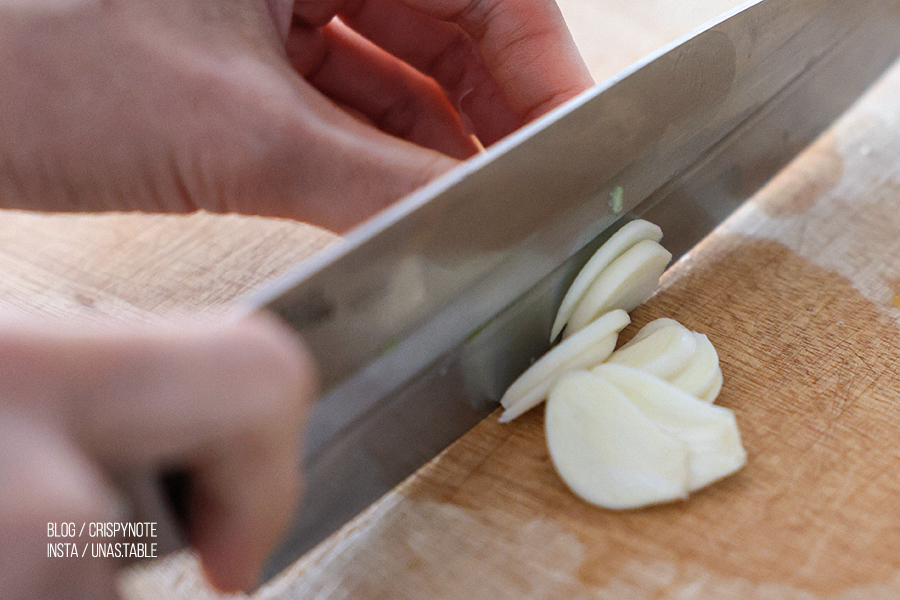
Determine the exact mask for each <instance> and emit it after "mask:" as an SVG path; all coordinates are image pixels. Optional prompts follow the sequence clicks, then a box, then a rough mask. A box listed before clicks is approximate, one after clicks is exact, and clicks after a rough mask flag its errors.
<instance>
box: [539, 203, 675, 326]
mask: <svg viewBox="0 0 900 600" xmlns="http://www.w3.org/2000/svg"><path fill="white" fill-rule="evenodd" d="M661 239H662V229H660V228H659V226H657V225H654V224H653V223H650V222H648V221H644V220H641V219H638V220H636V221H631V222H630V223H626V224H625V225H623V226H622V227H621V228H620V229H619V230H618V231H616V232H615V233H614V234H613V235H612V236H611V237H610V238H609V239H608V240H606V242H604V243H603V245H602V246H600V248H599V249H598V250H597V252H595V253H594V255H593V256H592V257H591V258H590V260H588V261H587V263H586V264H585V265H584V267H582V269H581V271H579V272H578V275H577V276H576V277H575V281H573V282H572V285H571V286H569V290H568V291H567V292H566V295H565V296H564V297H563V300H562V303H561V304H560V306H559V311H557V313H556V320H555V321H554V322H553V328H552V329H551V332H550V341H551V342H552V341H553V340H555V339H556V337H557V336H558V335H559V334H560V332H561V331H562V330H563V327H565V326H566V323H568V321H569V319H570V318H571V316H572V311H574V310H575V305H576V304H578V301H579V300H581V298H582V296H584V293H585V292H586V291H587V289H588V287H589V286H590V285H591V283H593V282H594V280H595V279H596V278H597V276H598V275H599V274H600V273H601V272H602V271H603V270H604V269H605V268H606V267H608V266H609V264H610V263H611V262H612V261H613V260H615V259H616V258H618V257H619V256H620V255H621V254H622V253H623V252H625V251H626V250H628V249H629V248H631V247H632V246H634V245H635V244H637V243H638V242H641V241H644V240H653V241H654V242H659V240H661Z"/></svg>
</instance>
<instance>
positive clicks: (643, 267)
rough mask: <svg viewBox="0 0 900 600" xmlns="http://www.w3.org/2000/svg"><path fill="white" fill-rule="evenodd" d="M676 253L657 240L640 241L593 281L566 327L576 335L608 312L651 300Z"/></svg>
mask: <svg viewBox="0 0 900 600" xmlns="http://www.w3.org/2000/svg"><path fill="white" fill-rule="evenodd" d="M671 259H672V255H671V254H670V253H669V252H668V251H667V250H666V249H665V248H663V247H662V246H660V245H659V244H658V243H656V242H654V241H653V240H644V241H641V242H638V243H637V244H635V245H634V246H632V247H631V248H629V249H628V250H626V251H625V252H624V253H623V254H621V255H620V256H619V257H618V258H616V259H615V260H614V261H612V263H610V265H609V266H608V267H606V269H604V270H603V272H602V273H600V275H599V276H598V277H597V278H596V279H595V280H594V281H593V283H591V285H590V287H589V288H588V289H587V291H586V292H585V293H584V295H583V296H582V298H581V300H579V301H578V303H577V304H576V306H575V308H574V310H573V311H572V317H571V318H570V319H569V323H568V324H567V325H566V328H565V333H564V335H565V336H569V335H572V334H573V333H575V332H577V331H578V330H580V329H582V328H583V327H585V326H587V325H588V324H589V323H590V322H591V321H593V320H594V319H595V318H597V316H598V315H601V314H603V313H605V312H608V311H610V310H614V309H622V310H624V311H625V312H631V311H632V310H634V309H635V308H637V307H638V306H640V305H641V304H643V303H644V302H646V301H647V299H648V298H650V296H652V295H653V292H655V291H656V288H657V286H658V285H659V278H660V276H661V275H662V273H663V271H664V270H665V268H666V265H668V264H669V261H670V260H671Z"/></svg>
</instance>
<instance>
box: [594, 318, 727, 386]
mask: <svg viewBox="0 0 900 600" xmlns="http://www.w3.org/2000/svg"><path fill="white" fill-rule="evenodd" d="M657 321H665V323H663V324H662V326H654V323H656V322H657ZM657 321H653V322H652V323H649V324H648V325H646V326H644V327H643V328H642V329H641V331H640V332H638V335H637V336H635V337H634V338H632V339H631V340H630V341H629V342H628V343H627V344H625V345H624V346H622V347H621V348H619V349H618V350H616V351H615V352H613V353H612V354H611V355H610V357H609V358H608V359H606V362H607V363H612V364H617V365H626V366H629V367H636V368H638V369H640V370H642V371H645V372H647V373H650V374H651V375H656V376H657V377H661V378H663V379H665V380H670V379H671V378H673V377H675V376H676V375H679V374H680V373H682V372H683V371H684V370H685V369H686V368H687V367H689V366H691V365H692V364H693V363H694V361H695V358H694V355H695V353H696V351H697V341H698V338H697V337H696V336H695V335H694V332H692V331H691V330H690V329H688V328H687V327H685V326H684V325H682V324H680V323H678V322H677V321H673V320H672V319H657ZM647 327H650V328H651V332H650V333H649V334H646V335H640V333H643V331H644V329H646V328H647ZM703 374H705V372H702V373H700V375H703ZM700 375H698V376H700ZM710 375H712V373H710ZM710 381H711V379H710ZM710 381H706V382H704V387H703V388H701V391H702V390H703V389H705V388H706V386H707V385H709V383H710Z"/></svg>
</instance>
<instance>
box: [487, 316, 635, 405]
mask: <svg viewBox="0 0 900 600" xmlns="http://www.w3.org/2000/svg"><path fill="white" fill-rule="evenodd" d="M630 322H631V319H630V318H629V317H628V314H627V313H626V312H625V311H623V310H614V311H611V312H609V313H607V314H605V315H603V316H602V317H600V318H599V319H597V320H596V321H594V322H593V323H591V324H590V326H588V327H585V328H584V329H582V330H581V331H579V332H578V333H577V334H575V335H573V336H571V337H569V338H567V339H565V340H563V341H562V342H560V343H559V344H557V345H556V346H555V347H554V348H552V349H551V350H550V351H549V352H547V353H546V354H544V355H543V356H542V357H541V358H539V359H538V360H537V361H536V362H535V363H534V364H533V365H531V367H529V368H528V369H527V370H526V371H525V372H524V373H522V374H521V375H520V376H519V377H518V379H516V380H515V381H514V382H513V383H512V385H510V386H509V388H508V389H507V390H506V393H504V394H503V397H502V398H501V399H500V404H501V405H502V406H503V407H504V408H505V409H506V411H505V412H504V413H503V414H502V415H501V416H500V420H501V421H502V422H507V421H511V420H513V419H514V418H516V417H518V416H519V415H521V414H523V413H525V412H526V411H528V410H530V409H532V408H534V407H535V406H537V405H538V404H540V403H541V402H542V401H543V400H544V399H545V398H546V397H547V394H548V393H549V391H550V388H552V387H553V385H554V384H555V383H556V381H557V380H558V379H559V377H560V375H562V374H563V373H565V372H567V371H574V370H576V369H587V368H590V367H593V366H594V365H597V364H599V363H601V362H603V361H604V360H606V359H607V358H608V357H609V355H610V354H611V353H612V351H613V350H614V349H615V347H616V340H617V339H618V336H619V332H620V331H622V329H624V328H625V326H626V325H628V323H630Z"/></svg>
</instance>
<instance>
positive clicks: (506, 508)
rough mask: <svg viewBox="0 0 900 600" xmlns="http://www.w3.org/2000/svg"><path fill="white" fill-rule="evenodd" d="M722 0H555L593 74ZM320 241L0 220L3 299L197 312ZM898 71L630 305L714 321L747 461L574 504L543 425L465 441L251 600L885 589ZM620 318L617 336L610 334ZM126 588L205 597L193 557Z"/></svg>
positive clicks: (275, 226)
mask: <svg viewBox="0 0 900 600" xmlns="http://www.w3.org/2000/svg"><path fill="white" fill-rule="evenodd" d="M735 4H736V3H735V2H733V1H730V0H718V1H716V0H705V1H699V0H698V1H682V2H678V1H676V0H632V1H630V2H622V1H617V2H613V1H611V0H562V1H561V6H562V8H563V11H564V14H565V15H566V17H567V20H568V21H569V23H570V25H571V27H572V29H573V33H574V35H575V37H576V41H577V43H578V44H579V47H580V48H581V49H582V52H583V54H584V56H585V57H586V59H587V61H588V63H589V66H590V67H591V70H592V72H593V74H594V76H595V78H596V79H598V80H599V79H603V78H605V77H607V76H610V75H612V74H614V73H615V72H616V71H617V70H619V69H620V68H622V67H624V66H627V65H628V64H629V63H631V62H633V61H634V60H637V59H639V58H640V57H642V56H643V55H645V54H647V53H649V52H651V51H653V50H654V49H655V48H657V47H659V46H660V45H662V44H664V43H666V42H669V41H671V40H672V39H674V38H675V37H677V36H679V35H681V34H682V33H685V32H686V31H688V30H689V29H691V28H693V27H695V26H697V25H699V24H701V23H703V22H704V21H706V20H708V19H709V18H711V17H713V16H715V15H716V14H718V13H720V12H723V11H725V10H727V9H730V8H732V7H733V6H734V5H735ZM331 239H332V237H331V236H330V235H328V234H326V233H324V232H321V231H319V230H315V229H312V228H309V227H306V226H304V225H300V224H295V223H289V222H285V221H277V220H266V219H249V218H239V217H231V216H228V217H217V216H211V215H205V214H200V215H193V216H189V217H151V216H139V215H105V216H95V217H72V216H38V215H30V214H25V213H15V212H8V213H0V275H2V278H0V281H2V283H0V307H3V308H14V309H17V310H24V311H27V312H29V313H32V314H41V315H53V316H64V317H67V318H70V317H78V318H86V319H92V320H109V319H113V320H116V319H134V318H140V319H158V318H165V317H166V315H168V314H171V313H173V312H175V313H179V312H185V311H200V312H206V313H216V312H218V311H222V310H224V307H226V306H227V303H228V302H229V301H231V300H232V299H234V298H235V297H236V296H238V295H240V294H241V293H243V292H244V291H246V290H247V289H249V288H250V287H252V286H254V285H256V284H258V283H260V282H262V281H265V280H268V279H270V278H272V277H274V276H276V275H277V274H278V273H280V272H282V271H283V270H284V269H285V268H287V266H288V265H290V264H292V263H293V262H294V261H296V260H299V259H301V258H303V257H304V256H308V255H309V254H311V253H313V252H315V251H316V250H317V249H319V248H321V247H322V246H323V245H324V244H327V243H328V242H329V241H330V240H331ZM898 293H900V71H898V70H897V69H895V70H894V71H892V72H891V73H890V74H889V75H888V76H887V77H886V78H885V79H884V80H883V81H881V82H880V83H879V84H878V85H877V86H876V88H875V89H873V90H872V91H871V92H870V93H869V94H868V95H867V96H866V97H865V98H864V99H863V100H862V101H861V102H860V103H859V104H858V105H857V106H856V107H854V109H853V110H852V111H851V112H850V113H848V114H847V115H846V116H845V117H844V118H842V120H841V121H840V122H839V123H838V124H837V125H836V126H835V128H833V129H832V130H831V131H829V132H828V133H827V134H825V135H824V136H823V138H822V139H821V140H819V141H818V142H817V143H816V144H815V145H814V146H813V147H811V148H810V149H809V150H807V151H806V152H805V153H804V154H803V155H802V156H801V157H800V158H798V160H797V161H795V163H794V164H793V165H791V166H790V167H789V168H788V169H786V170H785V171H784V172H783V173H782V174H781V175H779V176H778V177H777V178H776V179H775V180H774V181H772V182H771V183H770V184H769V185H768V186H767V187H766V188H765V189H764V190H762V191H761V192H760V193H759V194H757V195H756V196H755V197H754V198H753V199H752V200H751V201H750V202H748V203H747V204H746V205H745V206H744V207H742V208H741V209H740V210H739V211H738V212H737V213H736V214H735V215H734V216H733V217H732V218H730V219H729V220H728V221H727V222H726V223H724V224H723V225H722V226H721V227H719V228H718V229H717V230H716V231H715V232H714V233H713V234H712V235H711V236H709V237H708V238H707V239H706V240H704V241H703V242H702V243H701V244H700V245H699V246H698V247H697V248H695V249H694V250H693V251H692V252H691V253H690V254H689V255H688V256H686V257H685V258H684V259H683V260H681V261H680V262H679V263H677V264H676V265H675V266H674V267H673V268H672V269H671V270H670V271H669V272H668V273H667V274H666V275H665V277H664V280H663V286H662V289H661V290H660V292H659V293H658V294H657V295H656V296H655V297H654V298H653V299H652V300H651V301H650V302H648V303H647V304H646V305H645V306H643V307H641V308H640V309H638V310H637V311H635V313H634V314H633V315H632V317H633V319H634V321H635V324H634V326H632V328H631V330H630V331H633V330H634V328H635V327H636V326H640V325H642V324H643V323H646V322H647V321H649V320H652V319H654V318H657V317H660V316H668V317H674V318H676V319H678V320H680V321H682V322H683V323H684V324H685V325H688V326H689V327H691V328H694V329H697V330H698V331H701V332H703V333H706V334H708V335H709V337H710V339H711V340H712V341H713V343H714V344H715V345H716V347H717V348H718V350H719V353H720V356H721V361H722V369H723V372H724V375H725V385H724V387H723V391H722V394H721V396H720V400H719V402H720V403H721V404H722V405H724V406H728V407H729V408H732V409H733V410H734V411H735V412H736V415H737V419H738V423H739V425H740V427H741V431H742V435H743V439H744V443H745V446H746V448H747V450H748V453H749V462H748V465H747V467H746V468H745V469H744V470H743V471H741V472H740V473H739V474H738V475H736V476H734V477H732V478H729V479H727V480H725V481H723V482H720V483H718V484H716V485H713V486H711V487H710V488H708V489H706V490H703V491H701V492H699V493H697V494H695V495H694V496H692V498H691V499H689V500H688V501H687V502H681V503H676V504H671V505H667V506H661V507H655V508H650V509H645V510H639V511H631V512H625V513H620V512H611V511H603V510H598V509H595V508H592V507H590V506H587V505H585V504H584V503H582V502H580V501H579V500H578V499H576V498H575V497H574V496H572V495H571V494H570V493H569V492H567V491H566V489H565V488H564V487H563V485H562V484H561V483H560V481H559V479H558V478H557V477H556V475H555V473H554V472H553V468H552V465H551V464H550V462H549V457H548V455H547V451H546V447H545V444H544V437H543V435H544V434H543V429H542V425H543V415H542V413H541V411H540V410H537V411H532V412H531V413H529V414H527V415H526V416H524V417H522V418H521V419H520V420H517V421H515V422H514V423H512V424H509V425H501V424H499V423H498V422H497V421H496V416H494V417H490V418H488V419H487V420H486V421H485V422H483V423H482V424H481V425H479V426H478V427H476V428H475V429H474V430H472V431H471V432H470V433H469V434H467V435H466V436H464V437H463V438H462V439H461V440H459V441H458V442H457V443H456V444H455V445H453V446H452V447H451V448H449V449H448V450H447V451H445V452H444V453H443V454H442V455H441V456H439V457H438V458H437V459H435V460H434V461H432V462H431V463H430V464H429V465H427V466H426V467H424V468H423V469H421V470H420V471H419V472H418V473H416V474H415V475H414V476H413V477H411V478H410V479H409V480H407V481H406V482H405V483H404V484H402V485H401V486H400V487H398V488H397V489H396V490H395V491H393V492H392V493H390V494H389V495H388V496H386V497H385V498H383V499H382V500H381V501H379V502H378V503H376V504H375V505H373V506H372V507H371V508H370V509H369V510H368V511H367V512H366V513H364V514H363V515H362V516H361V517H360V518H358V519H357V520H355V521H353V522H351V523H350V524H349V525H348V526H347V527H345V528H344V529H343V530H341V531H340V532H338V533H337V534H335V535H334V536H332V537H331V538H330V539H329V540H326V541H325V542H324V543H323V544H321V545H320V546H319V547H317V548H316V549H314V550H313V551H312V552H310V553H309V554H308V555H307V556H305V557H304V558H303V559H301V560H300V561H299V562H298V563H296V564H295V565H294V566H293V567H291V568H290V569H288V571H286V572H285V573H284V574H283V575H282V576H280V577H279V578H277V579H276V580H274V581H273V582H271V583H270V584H269V585H268V586H266V587H265V588H263V589H262V590H260V591H259V592H258V593H257V594H256V595H255V597H258V598H267V599H268V598H278V599H287V598H304V599H311V598H316V599H320V598H321V599H324V598H329V599H344V598H354V599H356V598H364V599H369V598H371V599H382V598H383V599H392V600H393V599H398V600H399V599H425V598H458V599H472V598H489V599H502V598H510V599H513V598H516V599H518V598H529V599H544V598H547V599H549V598H566V599H579V598H609V599H635V600H644V599H651V598H653V599H657V598H665V599H671V600H675V599H679V600H681V599H688V598H715V599H722V600H730V599H734V600H738V599H740V600H754V599H764V598H765V599H782V598H784V599H787V598H790V599H798V600H799V599H802V600H814V599H826V598H827V599H834V600H856V599H860V600H862V599H865V600H871V599H882V598H883V599H888V598H890V599H895V598H898V597H900V502H898V500H897V498H898V497H900V373H898V362H900V360H898V357H900V327H898V319H900V309H898V308H897V307H896V306H894V305H893V304H892V299H893V298H894V296H895V295H896V294H898ZM630 331H626V335H627V334H629V332H630ZM122 590H123V593H124V594H125V596H126V597H128V598H133V599H138V598H141V599H144V598H185V599H187V598H192V599H196V598H201V599H202V598H216V597H217V596H216V595H215V594H214V593H213V592H211V591H209V590H208V589H206V587H205V586H204V585H203V583H202V580H201V579H200V576H199V573H198V571H197V568H196V564H195V562H194V560H193V559H192V557H191V556H190V555H188V554H179V555H175V556H172V557H169V558H167V559H165V560H162V561H159V562H158V563H155V564H152V565H150V566H147V567H143V568H140V569H137V570H133V571H129V572H127V573H126V574H125V575H124V576H123V578H122Z"/></svg>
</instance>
